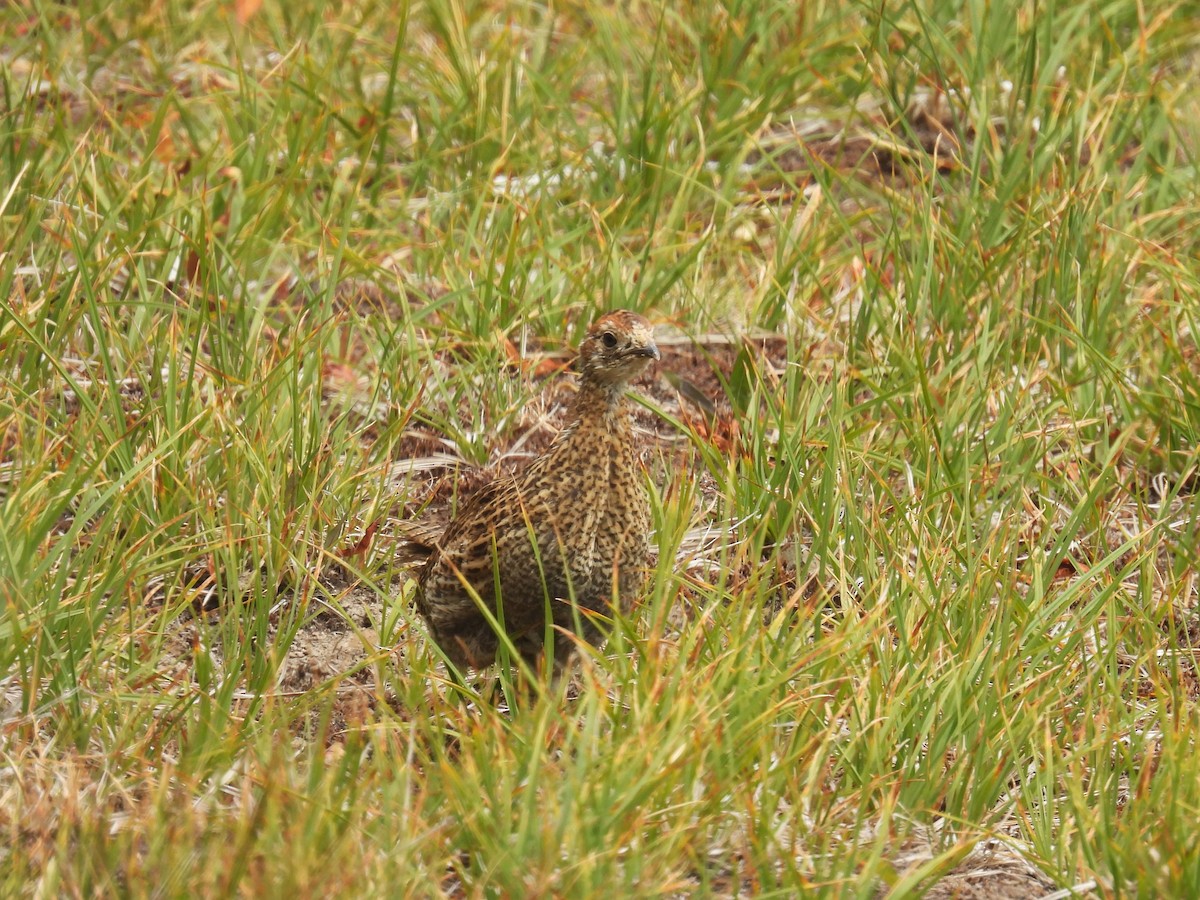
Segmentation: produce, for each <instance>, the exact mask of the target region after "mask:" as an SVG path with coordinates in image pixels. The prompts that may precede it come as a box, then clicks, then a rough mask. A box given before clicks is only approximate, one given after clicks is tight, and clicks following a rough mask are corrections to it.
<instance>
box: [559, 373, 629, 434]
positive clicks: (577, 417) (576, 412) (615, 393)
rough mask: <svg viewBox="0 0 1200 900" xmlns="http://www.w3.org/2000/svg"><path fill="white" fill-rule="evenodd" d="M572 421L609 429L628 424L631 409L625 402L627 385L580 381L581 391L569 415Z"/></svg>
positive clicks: (576, 396) (569, 419)
mask: <svg viewBox="0 0 1200 900" xmlns="http://www.w3.org/2000/svg"><path fill="white" fill-rule="evenodd" d="M567 419H568V421H570V422H579V423H580V424H581V425H582V424H583V423H585V422H586V423H588V425H589V426H594V425H600V426H602V427H605V428H606V429H607V430H613V429H615V428H619V427H621V426H622V425H627V423H628V419H629V410H628V409H627V404H626V402H625V385H623V384H620V385H607V384H598V383H596V382H594V381H590V380H584V381H582V382H580V385H579V393H578V394H576V395H575V400H574V402H573V403H572V404H571V412H570V415H568V417H567Z"/></svg>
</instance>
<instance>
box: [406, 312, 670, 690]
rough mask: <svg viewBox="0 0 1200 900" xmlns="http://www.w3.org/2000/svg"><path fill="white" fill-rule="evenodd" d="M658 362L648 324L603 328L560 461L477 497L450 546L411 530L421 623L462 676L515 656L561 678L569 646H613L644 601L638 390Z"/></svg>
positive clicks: (646, 530)
mask: <svg viewBox="0 0 1200 900" xmlns="http://www.w3.org/2000/svg"><path fill="white" fill-rule="evenodd" d="M659 359H661V356H660V354H659V350H658V347H657V346H656V345H655V343H654V337H653V329H652V327H651V325H650V323H649V322H648V321H647V320H646V319H645V318H644V317H642V316H641V315H639V314H637V313H635V312H632V311H630V310H623V309H622V310H616V311H614V312H610V313H607V314H606V315H603V316H601V317H600V318H598V319H597V320H596V321H595V322H594V323H593V324H592V326H591V327H590V328H589V329H588V330H587V333H586V334H585V336H584V338H583V340H582V341H581V342H580V345H579V355H578V360H577V363H576V368H577V370H578V372H579V387H578V392H577V393H576V394H575V396H574V398H573V399H572V401H571V403H570V405H569V408H568V413H567V424H566V425H565V427H564V428H563V429H562V430H561V431H560V432H559V434H558V435H557V436H556V437H555V439H554V441H553V443H552V444H551V445H550V447H549V448H548V449H547V450H546V451H545V452H544V453H543V454H542V455H541V456H539V457H537V458H536V459H535V460H533V461H532V462H531V463H530V464H529V465H528V466H526V467H525V468H524V469H522V470H520V471H518V472H516V473H514V474H511V475H507V476H503V477H500V478H497V479H495V480H493V481H492V482H490V483H489V484H487V485H486V486H484V487H482V488H481V489H480V490H479V491H477V492H476V493H475V494H473V495H472V496H471V497H470V498H469V499H468V500H467V501H466V502H465V503H464V504H463V506H462V507H461V508H460V509H459V510H458V512H457V514H456V515H455V516H454V518H452V519H451V520H450V522H449V524H448V525H447V526H446V527H445V529H444V530H443V531H442V532H441V533H440V534H438V533H436V532H433V531H430V530H429V529H424V528H421V527H419V526H418V527H417V528H414V529H410V530H409V534H410V536H412V535H416V536H417V537H410V540H411V541H412V543H415V544H418V545H420V551H421V552H423V554H424V556H425V558H424V560H423V562H421V563H420V564H419V566H420V567H419V572H418V573H417V578H416V580H417V585H416V591H415V599H416V607H417V611H418V612H419V613H420V615H421V617H422V618H423V619H424V621H425V623H426V625H427V627H428V631H429V634H430V636H431V637H432V639H433V641H434V643H436V644H437V646H438V647H439V648H440V649H441V651H442V653H443V654H444V656H445V658H446V659H447V660H448V661H449V662H450V663H452V664H453V665H454V666H455V667H456V668H458V669H459V670H460V671H465V669H466V667H470V668H472V669H482V668H486V667H487V666H489V665H492V664H494V663H495V662H497V660H498V658H500V657H501V656H502V650H503V651H507V649H509V648H510V649H511V650H515V651H516V654H517V655H518V656H519V657H521V659H522V660H524V661H525V662H526V663H528V664H529V665H530V666H531V667H533V668H534V670H535V671H536V670H537V667H538V666H540V665H542V664H543V663H545V664H549V665H550V666H552V669H553V671H554V672H555V673H559V672H561V671H562V669H563V667H564V666H565V665H566V663H567V662H568V661H569V659H570V656H571V653H572V651H573V649H574V641H573V640H572V639H571V638H569V637H567V635H566V634H564V633H562V632H570V633H572V634H574V635H576V636H578V637H579V638H581V639H583V640H584V641H586V642H588V643H589V644H593V645H602V644H603V640H604V637H605V634H604V627H603V625H602V624H601V622H602V620H607V619H609V618H610V617H611V613H612V611H613V608H614V606H613V603H614V601H616V608H618V609H619V608H621V607H623V606H627V605H628V604H629V601H630V599H631V596H632V595H633V594H635V593H636V592H637V590H638V588H639V585H640V583H641V580H642V579H643V577H644V575H645V572H646V567H647V562H648V559H649V552H650V529H651V516H650V498H649V495H648V493H647V490H646V486H645V484H644V481H643V477H642V472H641V466H640V464H639V456H638V453H637V450H636V447H635V441H634V436H633V421H632V416H631V401H630V400H629V398H628V397H627V389H628V387H629V384H630V382H631V381H633V379H635V378H637V377H638V376H639V375H640V374H642V372H644V371H645V370H646V369H647V367H648V366H650V365H652V364H653V363H654V362H656V361H657V360H659ZM409 552H410V553H411V552H412V550H411V548H410V551H409ZM501 632H503V634H504V635H505V637H506V638H507V643H506V642H505V641H504V640H502V639H501V635H500V633H501ZM547 642H550V643H551V644H552V646H547ZM510 661H511V660H510Z"/></svg>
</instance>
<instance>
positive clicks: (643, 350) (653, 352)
mask: <svg viewBox="0 0 1200 900" xmlns="http://www.w3.org/2000/svg"><path fill="white" fill-rule="evenodd" d="M630 355H631V356H645V357H646V358H648V359H662V354H661V353H659V352H658V345H657V344H655V343H654V341H651V342H650V343H648V344H647V345H646V346H645V347H638V348H637V349H636V350H634V351H632V353H630Z"/></svg>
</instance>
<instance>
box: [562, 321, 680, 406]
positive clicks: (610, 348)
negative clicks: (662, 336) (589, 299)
mask: <svg viewBox="0 0 1200 900" xmlns="http://www.w3.org/2000/svg"><path fill="white" fill-rule="evenodd" d="M660 358H661V357H660V355H659V352H658V347H657V346H655V344H654V335H653V333H652V330H651V328H650V323H649V322H647V321H646V320H645V319H644V318H642V317H641V316H639V315H638V314H637V313H635V312H630V311H629V310H627V309H619V310H617V311H616V312H610V313H608V314H607V315H604V316H601V317H600V318H599V319H597V320H596V321H595V322H593V323H592V327H591V328H589V329H588V332H587V335H586V336H585V337H584V339H583V342H582V343H581V344H580V345H579V371H580V374H581V375H582V377H583V380H584V382H591V383H592V384H596V385H599V386H601V387H605V388H608V389H609V390H621V389H623V388H624V387H625V386H626V385H627V384H629V382H631V381H632V380H633V379H635V378H637V377H638V376H639V375H641V374H642V372H643V371H645V369H646V367H647V366H648V365H650V363H651V362H653V361H654V360H657V359H660Z"/></svg>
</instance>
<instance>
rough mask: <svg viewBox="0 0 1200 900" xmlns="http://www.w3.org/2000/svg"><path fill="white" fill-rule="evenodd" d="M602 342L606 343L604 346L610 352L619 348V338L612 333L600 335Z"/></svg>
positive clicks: (607, 332)
mask: <svg viewBox="0 0 1200 900" xmlns="http://www.w3.org/2000/svg"><path fill="white" fill-rule="evenodd" d="M600 340H601V341H603V342H604V346H605V347H607V348H608V349H609V350H611V349H612V348H613V347H615V346H617V336H616V335H615V334H613V333H612V332H611V331H606V332H604V334H602V335H600Z"/></svg>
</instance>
